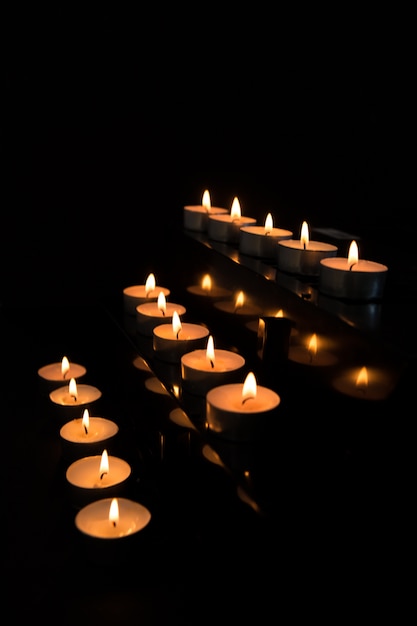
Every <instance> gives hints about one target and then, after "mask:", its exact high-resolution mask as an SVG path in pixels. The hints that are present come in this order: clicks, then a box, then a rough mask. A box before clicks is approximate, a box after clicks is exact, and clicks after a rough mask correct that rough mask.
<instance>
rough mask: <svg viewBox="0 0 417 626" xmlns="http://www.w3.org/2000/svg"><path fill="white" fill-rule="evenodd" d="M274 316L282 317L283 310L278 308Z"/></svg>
mask: <svg viewBox="0 0 417 626" xmlns="http://www.w3.org/2000/svg"><path fill="white" fill-rule="evenodd" d="M275 317H284V311H283V310H282V309H280V310H279V311H277V312H276V314H275Z"/></svg>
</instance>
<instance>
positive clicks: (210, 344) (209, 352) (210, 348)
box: [206, 335, 215, 367]
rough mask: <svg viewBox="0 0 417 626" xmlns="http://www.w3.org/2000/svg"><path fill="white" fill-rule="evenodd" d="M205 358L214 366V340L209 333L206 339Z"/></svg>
mask: <svg viewBox="0 0 417 626" xmlns="http://www.w3.org/2000/svg"><path fill="white" fill-rule="evenodd" d="M206 359H207V361H209V363H210V364H211V366H212V367H214V361H215V354H214V340H213V337H212V336H211V335H210V336H209V338H208V340H207V349H206Z"/></svg>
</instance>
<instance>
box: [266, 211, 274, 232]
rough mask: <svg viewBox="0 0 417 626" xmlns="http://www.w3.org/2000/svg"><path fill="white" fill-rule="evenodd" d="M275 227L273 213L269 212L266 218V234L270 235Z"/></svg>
mask: <svg viewBox="0 0 417 626" xmlns="http://www.w3.org/2000/svg"><path fill="white" fill-rule="evenodd" d="M273 227H274V222H273V220H272V215H271V213H268V215H267V216H266V218H265V235H269V234H270V232H271V231H272V229H273Z"/></svg>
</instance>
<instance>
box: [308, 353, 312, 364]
mask: <svg viewBox="0 0 417 626" xmlns="http://www.w3.org/2000/svg"><path fill="white" fill-rule="evenodd" d="M308 353H309V355H310V363H312V362H313V353H312V352H311V351H310V350H309V351H308Z"/></svg>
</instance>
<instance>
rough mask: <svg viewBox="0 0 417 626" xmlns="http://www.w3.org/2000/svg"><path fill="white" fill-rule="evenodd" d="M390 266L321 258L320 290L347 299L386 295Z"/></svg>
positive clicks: (364, 298) (345, 259) (361, 260)
mask: <svg viewBox="0 0 417 626" xmlns="http://www.w3.org/2000/svg"><path fill="white" fill-rule="evenodd" d="M387 272H388V267H387V266H386V265H383V264H382V263H375V262H374V261H365V260H363V259H359V260H358V261H357V262H356V263H353V264H352V263H349V259H348V258H346V257H334V258H329V259H323V260H321V261H320V274H319V291H320V292H322V293H324V294H326V295H328V296H333V297H335V298H343V299H347V300H375V299H379V298H381V297H382V295H383V292H384V287H385V281H386V276H387Z"/></svg>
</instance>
